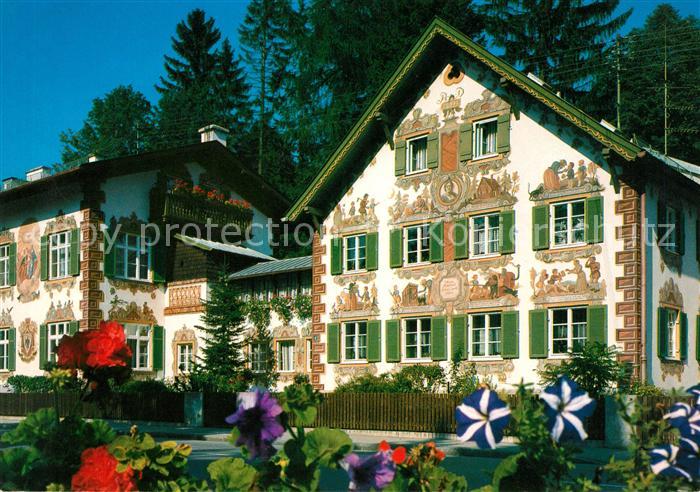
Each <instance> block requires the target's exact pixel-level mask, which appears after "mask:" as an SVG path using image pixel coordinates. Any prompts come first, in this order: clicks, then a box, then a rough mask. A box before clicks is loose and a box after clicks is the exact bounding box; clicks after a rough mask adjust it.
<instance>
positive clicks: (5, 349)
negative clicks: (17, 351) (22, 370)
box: [0, 328, 10, 371]
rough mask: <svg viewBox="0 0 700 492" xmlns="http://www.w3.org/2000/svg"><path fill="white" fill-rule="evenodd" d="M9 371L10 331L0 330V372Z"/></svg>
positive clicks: (6, 329)
mask: <svg viewBox="0 0 700 492" xmlns="http://www.w3.org/2000/svg"><path fill="white" fill-rule="evenodd" d="M9 369H10V329H9V328H3V329H0V371H7V370H9Z"/></svg>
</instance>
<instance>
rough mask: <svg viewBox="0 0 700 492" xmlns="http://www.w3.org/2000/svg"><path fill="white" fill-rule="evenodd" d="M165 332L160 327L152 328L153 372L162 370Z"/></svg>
mask: <svg viewBox="0 0 700 492" xmlns="http://www.w3.org/2000/svg"><path fill="white" fill-rule="evenodd" d="M164 331H165V330H163V327H162V326H158V325H155V326H154V327H153V370H154V371H161V370H162V369H163V359H164V358H165V333H164Z"/></svg>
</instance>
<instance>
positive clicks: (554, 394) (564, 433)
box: [540, 376, 595, 442]
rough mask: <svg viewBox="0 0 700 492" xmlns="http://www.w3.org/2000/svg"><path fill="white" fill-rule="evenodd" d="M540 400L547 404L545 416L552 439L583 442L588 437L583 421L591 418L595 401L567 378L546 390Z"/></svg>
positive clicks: (563, 377) (559, 380) (562, 378)
mask: <svg viewBox="0 0 700 492" xmlns="http://www.w3.org/2000/svg"><path fill="white" fill-rule="evenodd" d="M540 398H541V399H542V400H543V401H544V402H545V403H546V405H545V407H544V411H545V414H546V415H547V418H548V420H549V430H550V432H551V433H552V438H553V439H554V440H555V441H556V442H559V441H560V440H565V439H572V440H581V441H583V440H584V439H586V438H587V437H588V434H586V431H585V429H584V428H583V419H585V418H586V417H590V415H591V414H592V413H593V410H594V409H595V401H594V400H593V399H592V398H591V397H590V396H588V393H586V392H585V391H580V390H579V389H578V385H577V384H576V383H575V382H573V381H572V380H571V379H569V378H568V377H566V376H562V377H560V378H559V379H558V380H557V382H556V383H555V384H554V385H553V386H549V387H547V388H545V390H544V391H543V392H542V393H540Z"/></svg>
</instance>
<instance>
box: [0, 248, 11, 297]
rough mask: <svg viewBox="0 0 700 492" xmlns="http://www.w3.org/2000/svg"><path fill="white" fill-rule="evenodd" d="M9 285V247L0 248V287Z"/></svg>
mask: <svg viewBox="0 0 700 492" xmlns="http://www.w3.org/2000/svg"><path fill="white" fill-rule="evenodd" d="M8 285H10V245H9V244H3V245H2V246H0V287H7V286H8Z"/></svg>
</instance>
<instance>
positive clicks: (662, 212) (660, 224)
mask: <svg viewBox="0 0 700 492" xmlns="http://www.w3.org/2000/svg"><path fill="white" fill-rule="evenodd" d="M667 231H668V225H667V224H666V203H665V202H664V201H663V200H661V199H659V201H657V202H656V240H657V241H658V242H661V240H662V239H664V240H665V241H668V238H667V237H666V238H664V236H665V235H666V233H667Z"/></svg>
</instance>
